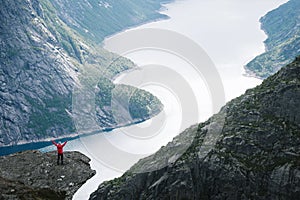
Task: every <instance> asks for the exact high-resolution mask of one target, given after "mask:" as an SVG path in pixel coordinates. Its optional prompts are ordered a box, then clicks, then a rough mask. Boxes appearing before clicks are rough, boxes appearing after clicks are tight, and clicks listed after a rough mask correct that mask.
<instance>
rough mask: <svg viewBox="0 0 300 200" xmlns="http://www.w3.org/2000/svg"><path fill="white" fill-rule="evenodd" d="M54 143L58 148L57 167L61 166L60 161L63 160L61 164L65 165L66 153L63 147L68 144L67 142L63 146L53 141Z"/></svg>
mask: <svg viewBox="0 0 300 200" xmlns="http://www.w3.org/2000/svg"><path fill="white" fill-rule="evenodd" d="M52 143H53V144H54V145H55V146H56V147H57V165H59V160H61V164H62V165H63V164H64V151H63V147H64V146H65V145H66V144H67V141H65V142H64V143H63V144H62V143H61V142H58V143H56V142H55V141H54V140H52Z"/></svg>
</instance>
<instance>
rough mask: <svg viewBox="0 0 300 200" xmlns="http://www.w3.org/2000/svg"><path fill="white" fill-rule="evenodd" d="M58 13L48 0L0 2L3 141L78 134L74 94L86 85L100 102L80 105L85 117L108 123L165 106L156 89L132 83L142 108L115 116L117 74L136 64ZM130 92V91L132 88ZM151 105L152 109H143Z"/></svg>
mask: <svg viewBox="0 0 300 200" xmlns="http://www.w3.org/2000/svg"><path fill="white" fill-rule="evenodd" d="M74 9H76V7H74ZM90 11H91V12H90V14H91V15H95V14H97V13H95V12H93V10H92V9H91V10H90ZM124 12H125V11H124ZM58 14H59V11H57V10H55V7H53V5H52V4H51V1H48V0H43V1H39V0H28V1H23V0H16V1H8V0H5V1H3V2H1V4H0V30H1V31H0V146H9V145H16V144H21V143H29V142H36V141H41V140H46V139H48V138H58V137H60V138H61V137H67V136H70V135H73V136H74V133H76V132H78V131H81V130H78V129H76V128H77V127H75V123H74V122H73V119H74V115H75V114H76V113H75V114H74V113H73V109H74V107H76V106H74V99H76V98H75V97H76V95H77V94H78V93H82V94H83V95H82V96H84V93H83V92H82V91H81V89H82V88H86V87H87V86H88V87H89V89H90V91H89V92H91V91H92V93H93V95H94V96H93V97H94V99H92V100H94V101H96V102H97V104H96V105H94V108H95V109H94V111H95V112H94V113H93V112H90V111H89V110H86V109H85V107H84V106H83V105H79V106H77V107H80V108H82V110H80V112H81V113H86V116H84V117H83V118H95V120H94V121H96V122H97V123H98V126H99V127H103V129H105V128H110V129H112V128H114V127H118V126H121V125H127V124H130V123H133V122H136V121H139V120H144V119H148V118H149V117H151V116H153V115H155V114H157V113H159V112H160V111H161V109H162V105H161V103H160V102H159V100H158V99H157V98H155V97H154V96H153V95H151V94H150V93H148V92H145V91H141V90H135V88H131V90H134V91H136V93H138V95H137V96H138V100H139V101H132V102H131V103H132V105H133V107H134V108H136V110H139V109H141V111H142V112H140V113H141V114H140V115H136V114H134V113H129V114H134V115H135V116H138V117H131V118H129V119H127V120H123V121H121V122H119V121H116V120H115V119H114V116H113V113H112V112H113V109H112V108H111V104H112V103H111V101H112V100H111V93H112V90H114V88H115V87H116V86H115V85H114V84H113V83H112V77H114V76H115V75H116V74H118V73H120V72H122V71H124V70H127V69H130V68H132V67H134V64H133V63H132V62H131V61H129V60H127V59H125V58H122V57H119V56H117V55H115V54H112V53H109V52H107V51H106V50H104V49H102V48H101V47H98V46H96V45H94V44H93V43H92V42H90V40H89V39H86V38H85V37H84V36H83V35H80V33H78V32H77V31H76V30H74V29H72V28H70V27H69V26H68V25H67V24H65V23H64V22H63V20H62V19H60V17H59V15H58ZM106 20H108V18H106ZM100 78H105V79H107V80H106V83H108V84H106V85H105V84H104V83H102V82H100V81H99V79H100ZM98 83H99V84H100V85H99V87H98V88H97V84H98ZM101 84H102V85H101ZM106 86H107V88H105V87H106ZM78 88H79V89H78ZM95 88H97V89H96V91H95ZM99 88H100V89H99ZM74 91H75V92H74ZM95 93H96V94H95ZM127 94H128V95H131V94H130V91H129V92H128V93H127ZM95 97H98V99H95ZM89 100H90V99H89ZM145 102H147V103H148V105H146V106H145ZM72 104H73V105H72ZM82 104H86V103H85V102H83V103H82ZM88 106H89V105H88ZM88 106H86V107H88ZM125 106H127V107H128V105H125ZM149 106H150V107H149ZM146 107H149V108H153V110H151V109H148V110H147V111H149V112H144V111H145V108H146ZM84 109H85V110H84ZM124 110H126V109H124ZM91 113H92V114H91ZM121 114H122V113H121ZM85 131H87V132H89V131H93V130H85Z"/></svg>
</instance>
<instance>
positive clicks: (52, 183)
mask: <svg viewBox="0 0 300 200" xmlns="http://www.w3.org/2000/svg"><path fill="white" fill-rule="evenodd" d="M56 158H57V157H56V152H49V153H41V152H39V151H25V152H22V153H17V154H12V155H9V156H2V157H0V169H1V170H0V190H1V194H0V198H1V199H53V200H54V199H72V195H73V194H74V193H75V192H76V191H77V190H78V189H79V188H80V186H81V185H83V184H84V183H85V182H86V181H87V180H88V179H89V178H91V177H92V176H93V175H95V171H94V170H91V168H90V165H89V161H90V159H89V158H87V157H86V156H84V155H83V154H81V153H79V152H65V153H64V165H56Z"/></svg>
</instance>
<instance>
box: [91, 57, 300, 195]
mask: <svg viewBox="0 0 300 200" xmlns="http://www.w3.org/2000/svg"><path fill="white" fill-rule="evenodd" d="M299 109H300V57H298V58H297V59H296V60H295V61H294V62H293V63H291V64H289V65H287V66H286V67H284V68H283V69H281V70H280V71H279V72H277V73H276V74H275V75H273V76H271V77H269V78H268V79H266V80H265V81H264V82H263V83H262V84H261V85H260V86H257V87H256V88H254V89H250V90H247V92H246V93H245V94H244V95H242V96H240V97H238V98H236V99H234V100H232V101H231V102H229V103H227V104H226V105H225V106H224V107H223V108H222V109H221V111H220V112H219V113H218V114H216V115H214V116H213V117H211V118H210V119H209V120H208V121H206V122H204V123H201V124H199V125H195V126H192V127H190V128H189V129H187V130H186V131H184V132H183V133H182V134H180V135H179V136H178V137H176V138H175V139H174V140H173V141H172V142H170V143H169V144H168V145H167V146H166V147H162V148H161V149H160V150H159V151H158V152H157V153H155V154H154V155H152V156H150V157H147V158H145V159H142V160H141V161H139V162H138V163H137V164H136V165H134V166H133V167H132V168H131V169H130V170H129V171H128V172H126V173H125V174H124V175H123V176H122V177H120V178H117V179H114V180H112V181H108V182H105V183H103V184H101V185H100V186H99V188H98V189H97V191H95V192H94V193H93V194H92V195H91V196H90V199H297V198H299V195H300V112H299V111H300V110H299ZM210 136H213V137H210ZM185 144H188V145H189V144H190V145H189V148H188V149H187V151H186V152H185V153H184V154H183V155H182V156H180V157H179V158H178V159H177V160H176V161H175V160H174V159H173V158H174V156H176V151H177V149H180V148H181V147H182V146H184V145H185ZM164 162H165V163H166V164H167V166H166V167H162V168H160V169H159V168H158V169H156V170H153V171H152V170H151V168H153V165H155V166H160V164H161V163H164ZM161 166H163V165H161ZM153 169H155V167H154V168H153ZM136 172H140V173H136Z"/></svg>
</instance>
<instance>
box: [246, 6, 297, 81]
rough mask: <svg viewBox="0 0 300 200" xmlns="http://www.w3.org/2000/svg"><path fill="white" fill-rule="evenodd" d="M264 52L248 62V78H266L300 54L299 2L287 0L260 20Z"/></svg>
mask: <svg viewBox="0 0 300 200" xmlns="http://www.w3.org/2000/svg"><path fill="white" fill-rule="evenodd" d="M260 21H261V28H262V30H264V31H265V33H266V34H267V36H268V38H267V40H266V41H265V47H266V52H265V53H263V54H261V55H259V56H257V57H256V58H255V59H253V60H252V61H251V62H249V63H248V64H247V65H246V66H245V69H246V70H247V71H248V73H249V74H252V75H254V76H257V77H260V78H266V77H268V76H270V75H272V74H274V73H275V72H277V71H278V70H279V69H280V68H281V67H283V66H285V65H287V64H288V63H290V62H292V61H293V60H294V59H295V57H296V56H298V55H299V54H300V2H299V1H297V0H290V1H288V2H287V3H285V4H283V5H282V6H280V7H278V8H277V9H275V10H272V11H270V12H269V13H267V15H265V16H264V17H262V18H261V19H260Z"/></svg>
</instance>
